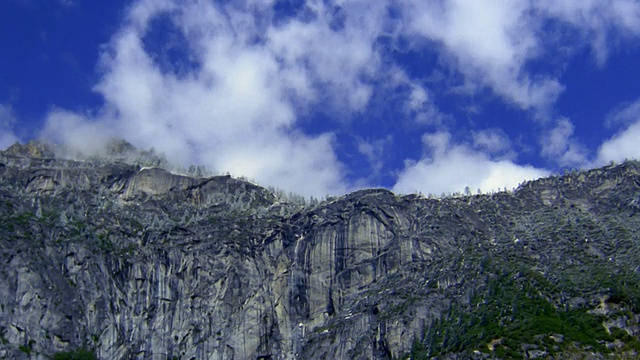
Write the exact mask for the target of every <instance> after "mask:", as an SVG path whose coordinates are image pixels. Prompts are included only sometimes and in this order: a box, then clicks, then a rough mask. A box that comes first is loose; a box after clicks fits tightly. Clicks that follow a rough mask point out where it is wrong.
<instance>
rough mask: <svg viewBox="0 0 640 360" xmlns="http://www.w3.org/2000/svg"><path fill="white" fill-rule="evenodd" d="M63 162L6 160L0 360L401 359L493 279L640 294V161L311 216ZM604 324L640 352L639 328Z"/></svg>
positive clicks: (569, 296)
mask: <svg viewBox="0 0 640 360" xmlns="http://www.w3.org/2000/svg"><path fill="white" fill-rule="evenodd" d="M123 146H124V145H121V147H123ZM124 148H125V149H126V151H131V150H130V149H128V148H127V147H126V146H124ZM119 151H120V152H122V151H123V150H119ZM54 154H55V151H54V150H50V149H49V150H47V148H46V146H43V145H41V144H35V143H34V144H30V145H19V146H14V147H12V148H10V149H8V150H7V151H5V152H2V153H0V215H1V218H0V244H1V246H0V335H1V340H2V342H1V343H0V358H6V359H49V358H50V357H51V356H52V355H53V354H54V353H56V352H58V351H69V350H71V349H75V348H81V347H84V348H90V349H95V352H96V354H97V355H98V357H99V358H101V359H174V358H176V359H395V358H401V357H403V356H406V354H408V353H409V352H410V351H411V350H412V345H413V344H414V340H416V339H421V338H422V336H423V335H424V331H425V329H428V328H429V326H430V325H431V324H432V323H433V322H434V320H436V319H439V318H442V317H443V316H444V315H445V313H446V312H447V311H449V309H451V308H452V306H454V305H455V306H460V307H465V306H469V304H470V303H471V299H472V297H473V296H474V294H475V293H478V292H481V291H482V289H484V288H486V286H487V283H488V281H489V279H491V278H492V276H493V275H492V274H493V271H494V270H496V269H494V268H492V267H491V265H487V264H489V263H491V264H495V263H498V262H499V263H500V264H503V263H504V264H517V266H519V267H523V268H527V269H531V270H532V271H536V272H538V273H540V274H542V276H544V278H545V279H547V280H548V281H549V282H551V283H553V284H557V285H558V286H559V287H562V286H565V285H564V284H565V283H566V281H569V280H570V281H571V282H572V284H574V285H572V286H571V287H568V286H567V287H563V288H562V291H559V292H558V293H557V294H559V295H558V296H557V297H555V298H550V299H549V300H550V301H552V302H554V303H556V304H557V306H558V307H559V308H560V307H563V306H564V307H585V308H588V309H592V310H593V311H597V309H598V307H599V306H600V307H601V308H602V307H603V306H604V307H607V306H608V307H609V308H608V309H609V310H610V308H611V306H614V305H615V304H613V303H611V302H607V301H606V300H602V299H603V297H604V296H609V295H611V294H612V293H611V291H609V290H610V289H609V288H603V287H602V286H601V285H600V284H597V283H595V281H596V280H595V279H590V278H589V276H588V275H584V274H583V275H580V274H581V271H591V270H590V269H592V267H593V266H596V265H597V266H598V268H601V267H602V268H607V269H611V271H614V270H615V271H623V272H625V274H627V275H628V276H629V277H631V278H632V279H634V280H635V279H637V274H638V267H637V260H638V255H639V254H640V252H639V250H640V245H639V244H640V242H639V240H640V239H639V238H638V237H639V234H640V231H638V230H640V227H639V224H640V222H639V221H638V216H640V214H638V209H639V207H638V203H640V201H639V200H638V199H640V165H639V164H638V163H635V162H628V163H625V164H622V165H618V166H609V167H605V168H602V169H597V170H592V171H587V172H580V173H573V174H567V175H565V176H562V177H554V178H549V179H542V180H539V181H535V182H529V183H526V184H524V185H522V186H521V187H520V188H518V189H517V190H516V191H515V192H512V193H506V192H504V193H497V194H488V195H476V196H465V197H458V198H446V199H426V198H424V197H421V196H417V195H405V196H398V195H395V194H393V193H391V192H389V191H387V190H383V189H374V190H363V191H358V192H355V193H351V194H348V195H345V196H342V197H339V198H334V199H329V200H326V201H324V202H322V203H320V204H318V205H313V206H311V205H305V206H303V205H300V204H294V203H290V202H286V201H284V200H283V199H277V198H276V197H275V196H274V195H273V194H272V193H271V192H269V191H267V190H266V189H264V188H262V187H259V186H256V185H254V184H251V183H248V182H245V181H240V180H237V179H233V178H231V177H228V176H217V177H207V178H194V177H189V176H184V175H176V174H173V173H171V172H169V171H166V170H162V169H160V168H156V167H147V168H144V167H142V166H140V165H136V164H130V163H125V162H113V161H111V162H110V161H91V160H82V161H73V160H64V159H59V158H56V157H55V156H54ZM594 264H595V265H594ZM514 266H516V265H514ZM607 299H608V298H607ZM624 305H625V304H619V306H622V307H624ZM627 310H628V309H627ZM601 311H604V312H603V313H602V314H604V315H603V316H608V317H607V318H606V319H605V320H604V321H603V324H604V325H603V326H606V327H608V328H611V327H618V328H620V327H622V328H624V329H625V331H627V332H628V333H629V334H630V336H635V337H637V336H638V325H637V324H638V316H637V315H636V313H635V312H633V311H630V310H629V311H628V313H627V315H626V316H621V315H620V312H619V311H618V312H616V311H609V312H606V311H605V310H601ZM607 311H608V310H607ZM607 314H610V316H609V315H607ZM554 336H555V335H554ZM558 336H562V335H558ZM527 351H528V353H529V354H530V355H532V356H535V357H541V356H542V357H544V356H545V355H546V354H547V353H546V350H545V349H533V350H527ZM524 352H525V351H524V350H523V355H525V353H524ZM477 354H482V353H480V352H477ZM457 356H458V355H455V354H451V355H450V357H448V358H469V357H465V356H464V355H459V357H457ZM474 356H476V355H474ZM476 357H477V358H482V356H480V355H477V356H476Z"/></svg>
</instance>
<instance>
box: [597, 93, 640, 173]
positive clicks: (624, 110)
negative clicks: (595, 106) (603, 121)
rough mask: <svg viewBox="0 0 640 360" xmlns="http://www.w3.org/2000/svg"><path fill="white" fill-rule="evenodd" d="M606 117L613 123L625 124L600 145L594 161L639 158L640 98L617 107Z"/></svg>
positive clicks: (604, 161) (598, 162) (599, 162)
mask: <svg viewBox="0 0 640 360" xmlns="http://www.w3.org/2000/svg"><path fill="white" fill-rule="evenodd" d="M608 118H609V119H610V120H611V121H612V122H614V123H615V124H625V125H627V126H626V127H624V128H623V129H622V130H620V131H619V132H618V133H617V134H615V135H614V136H613V137H611V138H610V139H608V140H606V141H605V142H603V143H602V145H600V147H599V148H598V152H597V156H596V163H597V164H598V165H602V164H605V163H608V162H610V161H623V160H625V159H640V146H638V139H640V99H638V100H637V101H635V102H634V103H632V104H628V105H626V106H623V107H619V108H617V109H616V110H615V111H614V112H612V113H611V114H610V116H609V117H608Z"/></svg>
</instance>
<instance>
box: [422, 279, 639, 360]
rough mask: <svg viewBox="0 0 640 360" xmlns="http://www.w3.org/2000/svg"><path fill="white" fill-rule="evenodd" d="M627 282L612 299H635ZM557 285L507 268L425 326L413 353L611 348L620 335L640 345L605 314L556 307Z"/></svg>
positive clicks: (518, 354)
mask: <svg viewBox="0 0 640 360" xmlns="http://www.w3.org/2000/svg"><path fill="white" fill-rule="evenodd" d="M610 279H611V278H610ZM610 281H611V280H610ZM625 288H626V287H625V286H622V287H617V288H616V290H614V293H612V295H611V296H610V298H609V299H610V301H612V302H615V303H617V304H619V303H621V302H627V301H630V296H629V295H628V294H627V293H626V292H624V291H622V290H620V289H625ZM556 291H557V289H556V288H555V286H554V285H552V284H550V283H549V282H548V281H546V280H545V279H544V277H542V276H541V275H539V274H536V273H531V272H529V273H525V272H522V271H521V272H509V273H502V275H499V276H498V277H495V278H492V279H490V280H489V281H488V285H487V287H486V288H485V291H484V292H483V293H481V294H476V295H474V296H472V300H471V303H470V305H469V307H463V306H461V305H454V306H452V307H451V308H450V309H449V311H448V312H447V313H446V314H445V315H444V316H443V317H442V318H441V319H438V320H435V321H434V322H433V323H432V324H431V326H430V327H429V328H427V329H425V333H424V337H423V339H422V340H421V341H418V340H416V341H414V344H413V347H412V351H411V358H412V359H427V358H431V357H433V356H438V355H442V354H447V353H470V352H472V351H481V352H484V353H493V354H494V355H495V356H497V357H507V358H515V359H518V358H523V356H524V351H523V349H524V348H527V347H530V348H537V349H543V350H544V351H546V352H548V353H549V354H550V355H553V354H554V353H555V354H558V353H561V352H563V351H570V350H571V349H572V348H574V347H575V346H577V347H578V348H583V349H586V348H590V349H593V350H595V351H597V352H600V353H602V354H607V353H610V352H611V351H612V350H611V349H610V348H608V347H607V346H606V343H611V342H613V341H615V340H616V339H618V340H621V341H622V342H624V343H625V348H626V349H635V350H638V351H640V341H638V339H637V338H635V337H632V336H630V335H629V334H628V333H627V332H626V331H623V330H620V329H613V330H615V331H612V332H611V334H610V333H608V332H607V330H606V329H605V327H604V326H603V322H604V320H605V317H604V316H603V315H596V314H593V313H589V312H588V309H586V308H574V309H570V308H568V307H565V308H557V307H556V306H555V305H554V302H553V300H552V299H553V298H554V295H555V294H554V293H555V292H556ZM626 304H628V305H629V306H632V305H633V304H632V303H626ZM556 334H560V335H561V336H560V337H558V336H556Z"/></svg>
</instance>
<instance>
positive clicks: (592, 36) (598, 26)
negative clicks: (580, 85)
mask: <svg viewBox="0 0 640 360" xmlns="http://www.w3.org/2000/svg"><path fill="white" fill-rule="evenodd" d="M536 6H537V7H538V8H539V9H540V10H541V11H543V12H544V13H546V14H547V16H549V17H550V18H553V19H556V20H559V21H561V22H564V23H566V24H568V25H569V26H571V29H572V30H573V31H576V32H577V33H579V34H580V35H581V38H582V41H583V42H585V43H586V44H588V45H589V46H590V47H591V49H592V51H593V55H594V58H595V59H596V61H597V62H598V63H599V64H603V63H604V62H605V61H606V60H607V58H608V56H609V52H610V51H611V50H612V49H611V47H612V46H616V44H617V43H618V41H619V40H624V39H625V38H629V37H633V36H638V35H639V34H640V3H638V2H637V1H635V0H589V1H572V0H560V1H558V0H542V1H537V2H536Z"/></svg>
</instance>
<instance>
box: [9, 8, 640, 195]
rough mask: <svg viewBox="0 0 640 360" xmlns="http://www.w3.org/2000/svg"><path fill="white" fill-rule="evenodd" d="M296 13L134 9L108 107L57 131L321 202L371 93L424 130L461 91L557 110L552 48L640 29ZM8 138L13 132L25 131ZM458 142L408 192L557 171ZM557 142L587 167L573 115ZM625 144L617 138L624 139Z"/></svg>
mask: <svg viewBox="0 0 640 360" xmlns="http://www.w3.org/2000/svg"><path fill="white" fill-rule="evenodd" d="M607 4H609V5H608V6H607ZM290 5H291V6H292V7H293V8H292V9H291V11H290V12H288V13H285V14H281V13H278V11H277V10H276V9H275V7H274V2H273V1H257V0H248V1H238V2H234V1H231V2H214V1H198V0H186V1H178V0H136V1H134V2H133V3H132V4H131V6H130V7H129V8H128V10H127V15H126V19H124V21H123V23H122V25H121V27H120V29H119V30H118V31H117V33H116V34H114V35H113V37H112V39H111V41H110V42H109V43H108V44H106V45H105V46H104V47H103V53H102V54H101V60H100V64H99V70H100V71H101V78H100V80H99V82H98V83H97V84H96V85H95V91H96V92H97V93H99V94H100V95H101V96H102V97H103V98H104V100H105V101H104V103H105V105H104V106H103V107H102V108H99V109H92V110H91V111H89V112H87V113H74V112H70V111H67V110H64V109H55V110H54V111H52V112H51V113H50V114H49V115H48V117H47V122H46V125H45V127H44V129H43V131H42V136H43V137H45V138H47V139H52V140H55V141H58V142H65V143H67V144H69V145H71V146H72V147H75V148H77V149H79V150H83V151H88V152H90V153H91V152H95V151H98V150H99V149H100V148H101V146H103V144H104V143H105V142H106V140H107V139H108V138H110V137H122V138H125V139H126V140H128V141H129V142H131V143H133V144H134V145H136V146H138V147H142V148H149V147H155V148H156V150H158V151H161V152H164V153H165V154H166V156H167V157H168V158H169V159H170V160H173V161H174V162H178V163H182V164H190V163H196V164H204V165H206V166H207V167H209V168H210V169H211V170H213V171H218V172H227V171H229V172H231V173H232V174H234V175H243V176H247V177H249V178H253V179H255V180H257V181H258V182H259V183H261V184H263V185H274V186H278V187H282V188H285V189H287V190H291V191H295V192H299V193H302V194H307V195H314V196H323V195H325V194H327V193H332V194H335V193H340V192H343V191H345V190H347V189H349V188H350V187H351V186H350V185H351V184H350V181H348V180H347V179H346V178H347V172H346V171H345V165H344V164H342V163H341V162H340V161H339V160H338V157H337V155H336V152H335V150H334V149H336V148H337V146H338V144H336V142H337V140H336V139H337V137H336V133H338V132H339V131H340V127H341V126H343V125H344V124H345V123H348V122H349V121H343V120H350V119H352V118H354V116H352V115H354V114H361V113H364V112H366V111H368V110H370V105H371V101H372V99H378V98H382V99H383V100H381V101H385V99H384V98H385V97H387V95H390V96H388V97H389V98H393V101H394V104H393V106H396V105H397V107H398V109H397V111H398V113H402V114H401V115H403V116H404V118H407V119H411V120H413V121H414V122H415V123H416V124H418V125H415V126H416V127H418V126H422V127H420V129H421V130H420V131H419V132H417V135H416V136H419V134H420V133H421V132H423V131H424V126H437V127H446V126H450V125H451V124H450V121H448V120H450V116H451V115H448V114H444V113H442V112H441V111H440V109H439V108H438V107H437V105H436V104H437V100H436V99H437V95H438V94H441V93H447V94H452V93H456V91H457V90H460V89H464V92H466V94H467V95H474V94H476V93H480V92H484V91H485V90H486V89H490V90H491V91H492V92H493V93H494V94H496V95H497V96H498V97H500V98H502V99H504V100H506V102H508V103H510V104H511V105H515V106H516V107H518V108H520V109H526V110H534V112H544V111H545V110H546V109H548V108H549V107H552V106H553V103H554V102H555V100H556V99H557V97H558V96H559V94H560V93H561V92H562V91H563V85H562V84H560V82H559V80H558V79H557V78H556V76H557V75H556V74H553V73H547V72H545V70H544V69H542V70H540V69H538V68H536V69H534V68H535V66H531V63H532V62H534V61H537V60H541V59H542V58H543V57H544V56H546V55H548V54H547V53H546V50H547V48H548V47H550V46H551V47H554V46H557V45H558V44H559V43H561V45H562V46H566V47H569V48H572V49H575V48H580V47H584V46H590V47H591V48H593V49H594V54H595V57H596V58H597V59H598V61H599V62H602V61H605V60H606V57H607V52H608V51H610V47H611V46H614V45H611V43H610V42H609V41H608V40H609V39H612V38H613V34H614V32H615V33H624V34H630V35H621V36H619V38H620V39H623V38H625V36H627V37H628V36H634V35H637V34H639V33H640V20H638V19H640V16H638V14H640V5H638V4H637V3H636V2H635V1H632V0H613V1H605V0H590V1H580V2H575V1H570V0H560V1H550V0H549V1H546V0H545V1H540V2H532V1H527V0H515V1H494V0H477V1H462V0H443V1H435V2H434V1H432V2H428V1H427V2H425V1H418V0H401V1H390V0H382V1H376V2H371V1H364V0H349V1H326V0H307V1H300V2H291V4H290ZM390 14H393V16H391V15H390ZM549 20H551V21H557V22H560V23H562V24H563V26H567V27H568V28H569V29H571V30H572V31H573V32H575V33H578V34H580V35H581V36H580V39H581V40H582V41H578V42H577V43H573V42H572V43H570V44H567V43H566V40H567V39H568V37H563V36H564V35H563V34H564V33H563V34H561V35H558V36H557V37H554V38H553V40H552V41H551V43H548V42H547V40H548V39H547V36H546V35H547V34H546V33H545V31H547V30H545V28H544V27H543V26H542V25H543V24H545V23H547V22H548V21H549ZM614 30H615V31H614ZM167 34H169V35H167ZM163 36H165V37H168V38H170V39H169V40H167V39H166V38H165V39H164V40H163ZM571 40H573V38H571ZM154 41H157V42H159V43H158V44H155V43H154ZM563 41H565V42H563ZM399 43H403V44H404V43H407V44H408V45H406V46H407V47H409V48H411V50H412V51H414V50H417V51H421V50H424V49H423V47H425V46H426V47H429V48H430V50H431V51H434V52H435V53H437V54H438V58H439V62H438V64H430V65H429V66H433V67H438V68H440V70H442V71H440V72H441V73H442V74H445V73H446V74H449V73H450V72H453V73H454V75H453V76H452V77H453V78H455V79H454V80H451V79H447V80H451V81H443V82H437V81H436V82H429V81H428V80H426V79H421V78H419V77H412V75H411V74H409V73H408V72H406V71H405V69H404V68H403V67H402V66H401V65H400V64H399V63H396V59H394V55H393V54H391V53H394V52H396V51H397V50H398V49H395V48H394V46H395V45H397V44H399ZM425 44H426V45H425ZM425 66H426V65H425ZM444 68H446V69H444ZM450 70H451V71H450ZM425 73H430V71H425ZM443 76H448V75H443ZM459 78H462V80H461V81H460V80H459ZM460 82H462V83H460ZM435 83H437V84H442V83H446V86H445V87H446V89H436V88H433V87H431V84H435ZM454 87H455V88H454ZM458 95H459V93H458ZM477 105H478V104H477V103H474V104H472V105H471V106H472V107H474V106H477ZM313 111H323V112H326V113H325V114H324V115H328V116H326V117H327V118H331V119H333V121H334V122H335V124H333V125H330V126H323V127H322V128H323V129H325V130H324V132H323V133H319V132H316V133H314V134H313V135H311V134H309V133H305V132H304V131H303V128H304V127H303V126H302V125H303V124H304V122H305V121H306V120H307V119H305V116H306V115H308V114H309V113H310V112H313ZM389 121H393V120H389ZM0 125H2V124H0ZM323 125H324V124H323ZM5 127H6V126H5ZM327 129H329V130H327ZM629 129H631V127H630V128H629ZM0 130H1V128H0ZM2 134H3V135H2V136H3V137H0V139H5V138H7V139H8V138H11V137H13V138H15V135H13V134H11V133H10V132H6V131H3V132H2ZM7 134H9V135H7ZM447 134H448V133H437V134H433V135H427V136H425V137H424V138H423V142H424V144H425V148H426V149H427V151H428V152H429V154H430V155H428V156H424V157H423V158H422V159H420V160H418V161H414V162H410V163H408V164H407V165H406V167H405V169H404V170H403V171H402V173H401V174H400V177H399V178H398V181H397V184H396V186H395V188H394V189H396V190H399V191H413V190H416V189H419V190H423V191H426V192H440V191H459V190H460V187H462V188H464V186H466V185H469V186H471V187H474V188H476V187H479V188H481V189H484V190H490V189H496V188H499V187H503V186H507V187H512V186H515V185H516V184H517V183H518V182H520V181H522V180H523V179H528V178H533V177H536V176H538V175H540V174H544V173H545V171H544V170H541V169H536V168H533V167H529V166H521V165H518V164H516V163H515V159H516V158H517V154H516V152H515V151H514V150H513V146H512V144H511V141H510V140H509V139H508V137H507V136H506V134H505V133H504V132H501V131H499V130H497V129H492V130H484V131H477V132H475V133H473V134H471V140H470V142H469V143H460V144H456V143H453V142H452V141H451V139H450V137H449V135H447ZM445 135H446V136H445ZM545 135H546V139H547V140H548V141H546V140H545V141H544V142H543V143H542V146H541V148H542V154H543V156H547V157H553V158H557V159H559V163H560V164H561V165H563V166H568V165H571V166H573V165H575V164H580V163H583V162H584V159H585V150H584V148H583V147H581V146H580V145H579V143H578V142H577V141H576V140H575V139H574V138H573V126H572V124H571V123H570V122H569V121H568V120H561V121H559V122H557V123H556V124H555V125H554V127H553V128H552V129H551V130H549V131H548V132H547V133H546V134H545ZM623 135H624V134H623V133H621V134H619V137H616V138H614V139H611V141H610V143H611V144H612V145H611V146H613V144H614V143H615V141H618V142H620V141H622V140H621V139H623V138H624V136H623ZM3 141H4V142H7V141H9V140H3ZM354 143H355V145H354V147H355V148H356V150H357V151H358V152H359V153H360V154H361V156H362V157H363V158H364V160H365V161H368V162H369V164H370V167H371V169H372V171H373V172H375V173H380V172H382V171H383V170H382V169H384V165H386V164H383V161H384V159H383V157H382V156H381V153H380V152H379V151H378V150H377V149H379V148H380V147H381V146H382V145H383V144H382V143H379V144H378V143H373V142H365V141H363V140H362V139H360V140H358V139H356V140H354ZM0 145H2V142H0ZM340 145H342V144H340ZM384 146H387V145H384ZM607 146H609V145H608V144H603V147H602V149H601V150H602V152H606V151H605V150H606V148H607ZM603 156H604V155H603ZM469 169H472V170H473V171H469ZM463 170H464V171H463ZM461 171H462V172H461ZM426 173H433V174H437V175H438V176H436V177H433V176H423V175H425V174H426ZM425 178H429V179H430V180H428V181H427V180H425ZM360 181H361V182H362V181H364V180H363V179H360ZM351 182H356V183H357V182H358V180H357V179H356V180H354V181H351ZM414 187H415V188H414Z"/></svg>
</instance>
